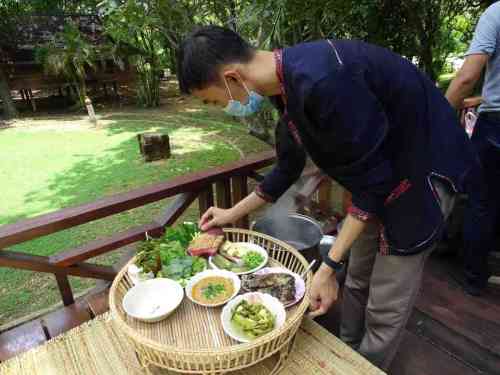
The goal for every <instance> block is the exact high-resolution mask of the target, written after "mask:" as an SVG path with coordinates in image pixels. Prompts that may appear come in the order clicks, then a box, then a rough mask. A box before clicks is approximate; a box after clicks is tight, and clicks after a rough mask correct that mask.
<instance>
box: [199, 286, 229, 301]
mask: <svg viewBox="0 0 500 375" xmlns="http://www.w3.org/2000/svg"><path fill="white" fill-rule="evenodd" d="M225 291H226V287H225V286H224V284H208V285H207V287H206V288H203V290H202V294H203V296H204V297H205V298H206V299H214V298H215V297H217V296H218V295H219V294H222V293H224V292H225Z"/></svg>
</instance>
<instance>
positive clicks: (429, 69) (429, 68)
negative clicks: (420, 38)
mask: <svg viewBox="0 0 500 375" xmlns="http://www.w3.org/2000/svg"><path fill="white" fill-rule="evenodd" d="M432 61H433V58H432V46H431V45H429V44H423V45H422V51H421V53H420V64H419V65H420V67H421V69H422V70H423V71H424V72H425V73H427V75H428V76H429V78H430V79H432V81H434V82H435V81H436V79H437V74H436V72H435V71H434V65H433V63H432Z"/></svg>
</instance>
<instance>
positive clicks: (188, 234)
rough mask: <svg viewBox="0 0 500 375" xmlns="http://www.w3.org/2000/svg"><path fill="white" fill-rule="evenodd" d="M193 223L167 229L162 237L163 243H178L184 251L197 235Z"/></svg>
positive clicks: (195, 226)
mask: <svg viewBox="0 0 500 375" xmlns="http://www.w3.org/2000/svg"><path fill="white" fill-rule="evenodd" d="M199 232H200V231H199V229H198V226H197V225H196V224H195V223H188V222H186V223H182V224H180V225H178V226H177V227H176V228H168V229H167V230H166V232H165V235H164V236H163V240H164V241H165V242H172V241H178V242H179V243H180V244H181V246H182V247H183V248H184V249H186V248H187V247H188V246H189V243H190V242H191V240H192V239H193V238H194V237H195V236H196V235H197V234H198V233H199Z"/></svg>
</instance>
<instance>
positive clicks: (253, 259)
mask: <svg viewBox="0 0 500 375" xmlns="http://www.w3.org/2000/svg"><path fill="white" fill-rule="evenodd" d="M242 259H243V263H244V264H245V266H246V267H248V269H249V270H253V269H254V268H257V267H258V266H260V265H261V264H262V262H263V261H264V257H263V256H262V254H260V253H258V252H257V251H248V252H246V253H245V255H243V258H242Z"/></svg>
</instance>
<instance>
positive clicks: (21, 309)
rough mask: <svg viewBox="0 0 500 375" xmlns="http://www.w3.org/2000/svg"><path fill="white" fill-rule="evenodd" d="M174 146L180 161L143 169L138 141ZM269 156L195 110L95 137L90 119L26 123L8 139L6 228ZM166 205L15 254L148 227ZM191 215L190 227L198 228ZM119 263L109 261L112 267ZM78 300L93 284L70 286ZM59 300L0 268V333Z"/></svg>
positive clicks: (3, 177)
mask: <svg viewBox="0 0 500 375" xmlns="http://www.w3.org/2000/svg"><path fill="white" fill-rule="evenodd" d="M146 131H157V132H161V133H166V134H168V135H169V137H170V142H171V146H172V158H171V159H169V160H167V161H161V162H153V163H144V162H143V160H142V158H141V156H140V154H139V148H138V144H137V139H136V135H137V134H138V133H141V132H146ZM266 149H267V146H266V145H265V144H264V143H262V142H260V141H259V140H257V139H256V138H254V137H251V136H249V135H248V134H247V132H246V128H245V126H243V125H242V124H240V123H238V122H234V121H232V120H231V118H229V117H228V116H225V115H224V114H222V113H220V111H216V110H212V109H207V108H206V107H203V106H199V105H197V104H196V103H194V102H184V103H183V104H182V105H178V106H174V107H173V108H171V109H170V110H169V107H167V108H166V109H165V108H161V109H156V110H124V111H121V112H114V113H107V114H106V113H105V114H103V118H102V119H101V121H100V124H99V126H98V127H97V128H96V127H93V126H91V125H90V124H88V123H87V121H86V120H85V119H84V117H82V116H55V117H52V118H50V117H40V118H35V119H31V120H28V119H24V120H21V121H19V122H18V123H16V124H15V125H14V126H13V127H11V128H7V129H4V130H0V160H2V163H1V165H2V167H1V169H0V181H2V194H0V225H3V224H8V223H13V222H16V221H18V220H22V219H24V218H27V217H32V216H36V215H40V214H43V213H47V212H51V211H54V210H58V209H61V208H64V207H68V206H74V205H78V204H82V203H86V202H90V201H93V200H95V199H97V198H100V197H103V196H106V195H110V194H114V193H117V192H123V191H128V190H131V189H134V188H138V187H141V186H146V185H149V184H153V183H155V182H160V181H165V180H167V179H169V178H173V177H175V176H179V175H183V174H185V173H189V172H193V171H198V170H203V169H207V168H210V167H213V166H217V165H221V164H224V163H228V162H231V161H234V160H238V159H240V158H241V157H243V156H245V155H248V154H250V153H254V152H260V151H263V150H266ZM167 204H168V200H165V201H162V202H157V203H154V204H150V205H148V206H144V207H140V208H137V209H134V210H131V211H128V212H124V213H122V214H119V215H114V216H112V217H110V218H104V219H101V220H98V221H95V222H91V223H88V224H85V225H81V226H79V227H75V228H72V229H69V230H65V231H62V232H58V233H55V234H53V235H49V236H45V237H42V238H39V239H37V240H33V241H29V242H26V243H23V244H20V245H17V246H13V247H12V248H11V249H12V250H16V251H23V252H27V253H31V254H37V255H51V254H54V253H57V252H59V251H62V250H64V249H69V248H72V247H74V246H77V245H80V244H83V243H85V242H88V241H90V240H93V239H96V238H99V237H103V236H106V235H110V234H112V233H115V232H117V231H120V230H124V229H126V228H129V227H131V226H135V225H139V224H142V223H147V222H149V221H151V219H152V218H153V217H154V216H155V215H157V214H158V213H159V211H160V210H161V209H162V208H163V207H165V206H166V205H167ZM196 215H197V210H196V207H195V206H193V207H192V208H190V209H189V210H188V211H187V213H186V215H185V217H184V218H183V219H186V218H188V219H196ZM116 258H117V254H116V252H115V253H112V254H107V255H104V256H101V257H100V258H99V259H98V261H99V262H100V263H103V264H110V263H112V262H113V261H115V260H116ZM71 283H72V286H73V290H74V292H75V293H76V292H78V291H82V290H84V289H86V288H88V287H90V286H92V285H93V281H91V280H87V279H80V278H71ZM59 301H60V297H59V292H58V290H57V286H56V283H55V280H54V278H53V276H52V275H51V274H40V273H33V272H27V271H19V270H13V269H7V268H0V325H1V324H3V323H6V322H8V321H11V320H12V319H15V318H17V317H20V316H23V315H25V314H28V313H30V312H33V311H37V310H39V309H41V308H44V307H47V306H49V305H51V304H53V303H56V302H59Z"/></svg>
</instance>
